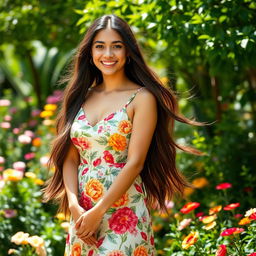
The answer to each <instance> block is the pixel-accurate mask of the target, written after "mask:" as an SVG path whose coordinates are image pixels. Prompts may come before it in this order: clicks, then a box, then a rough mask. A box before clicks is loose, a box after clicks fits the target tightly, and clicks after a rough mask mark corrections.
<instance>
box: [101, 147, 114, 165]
mask: <svg viewBox="0 0 256 256" xmlns="http://www.w3.org/2000/svg"><path fill="white" fill-rule="evenodd" d="M103 154H104V156H103V158H104V160H105V161H106V163H110V164H114V157H113V155H112V154H111V153H110V152H109V151H107V150H106V151H104V152H103Z"/></svg>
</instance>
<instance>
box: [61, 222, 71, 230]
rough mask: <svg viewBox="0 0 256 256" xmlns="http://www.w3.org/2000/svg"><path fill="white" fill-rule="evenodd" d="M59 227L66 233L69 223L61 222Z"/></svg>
mask: <svg viewBox="0 0 256 256" xmlns="http://www.w3.org/2000/svg"><path fill="white" fill-rule="evenodd" d="M60 226H61V227H62V228H63V229H64V230H65V231H66V232H68V229H69V222H67V221H65V222H62V223H61V224H60Z"/></svg>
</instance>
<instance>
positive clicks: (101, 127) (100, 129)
mask: <svg viewBox="0 0 256 256" xmlns="http://www.w3.org/2000/svg"><path fill="white" fill-rule="evenodd" d="M102 131H103V126H102V125H100V126H99V129H98V134H99V133H101V132H102Z"/></svg>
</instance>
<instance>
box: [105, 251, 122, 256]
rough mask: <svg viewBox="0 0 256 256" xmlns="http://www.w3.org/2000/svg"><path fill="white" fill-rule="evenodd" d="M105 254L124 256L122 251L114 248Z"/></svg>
mask: <svg viewBox="0 0 256 256" xmlns="http://www.w3.org/2000/svg"><path fill="white" fill-rule="evenodd" d="M107 256H125V254H124V253H123V252H122V251H119V250H114V251H112V252H109V253H108V254H107Z"/></svg>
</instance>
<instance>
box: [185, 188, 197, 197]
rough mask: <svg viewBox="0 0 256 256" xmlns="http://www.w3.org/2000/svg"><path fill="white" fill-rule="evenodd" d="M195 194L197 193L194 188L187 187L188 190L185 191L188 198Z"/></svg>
mask: <svg viewBox="0 0 256 256" xmlns="http://www.w3.org/2000/svg"><path fill="white" fill-rule="evenodd" d="M194 192H195V190H194V189H193V188H188V187H186V188H185V189H184V195H185V196H186V197H188V196H190V195H191V194H193V193H194Z"/></svg>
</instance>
